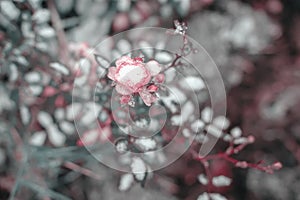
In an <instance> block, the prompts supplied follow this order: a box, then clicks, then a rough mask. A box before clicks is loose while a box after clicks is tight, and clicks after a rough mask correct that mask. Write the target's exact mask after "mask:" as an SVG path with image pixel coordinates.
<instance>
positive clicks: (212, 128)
mask: <svg viewBox="0 0 300 200" xmlns="http://www.w3.org/2000/svg"><path fill="white" fill-rule="evenodd" d="M206 130H207V132H208V133H209V134H210V135H213V136H214V137H216V138H219V137H221V136H222V135H223V132H222V131H221V130H220V129H218V128H217V127H215V126H214V125H211V124H210V125H208V126H207V127H206Z"/></svg>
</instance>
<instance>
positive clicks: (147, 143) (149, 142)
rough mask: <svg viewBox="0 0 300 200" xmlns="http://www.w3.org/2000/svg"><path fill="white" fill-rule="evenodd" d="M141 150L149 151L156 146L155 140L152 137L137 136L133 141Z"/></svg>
mask: <svg viewBox="0 0 300 200" xmlns="http://www.w3.org/2000/svg"><path fill="white" fill-rule="evenodd" d="M134 143H135V144H136V145H137V146H138V147H139V148H140V149H141V150H142V151H149V150H153V149H155V148H156V141H155V140H154V139H152V138H138V139H136V140H135V142H134Z"/></svg>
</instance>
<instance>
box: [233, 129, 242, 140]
mask: <svg viewBox="0 0 300 200" xmlns="http://www.w3.org/2000/svg"><path fill="white" fill-rule="evenodd" d="M230 134H231V135H232V137H234V138H239V137H241V135H242V130H241V129H240V128H239V127H234V128H233V129H231V131H230Z"/></svg>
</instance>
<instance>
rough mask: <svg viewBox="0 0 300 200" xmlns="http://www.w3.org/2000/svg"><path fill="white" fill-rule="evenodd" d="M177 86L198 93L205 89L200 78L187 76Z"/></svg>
mask: <svg viewBox="0 0 300 200" xmlns="http://www.w3.org/2000/svg"><path fill="white" fill-rule="evenodd" d="M179 84H180V85H181V87H182V88H184V89H186V90H189V91H200V90H202V89H204V88H205V84H204V81H203V80H202V78H200V77H197V76H188V77H186V78H183V79H181V80H180V82H179Z"/></svg>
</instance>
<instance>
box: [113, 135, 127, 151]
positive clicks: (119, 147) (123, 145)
mask: <svg viewBox="0 0 300 200" xmlns="http://www.w3.org/2000/svg"><path fill="white" fill-rule="evenodd" d="M115 148H116V151H117V152H118V153H125V152H127V150H128V142H127V140H126V139H124V138H121V139H118V140H117V141H116V142H115Z"/></svg>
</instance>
